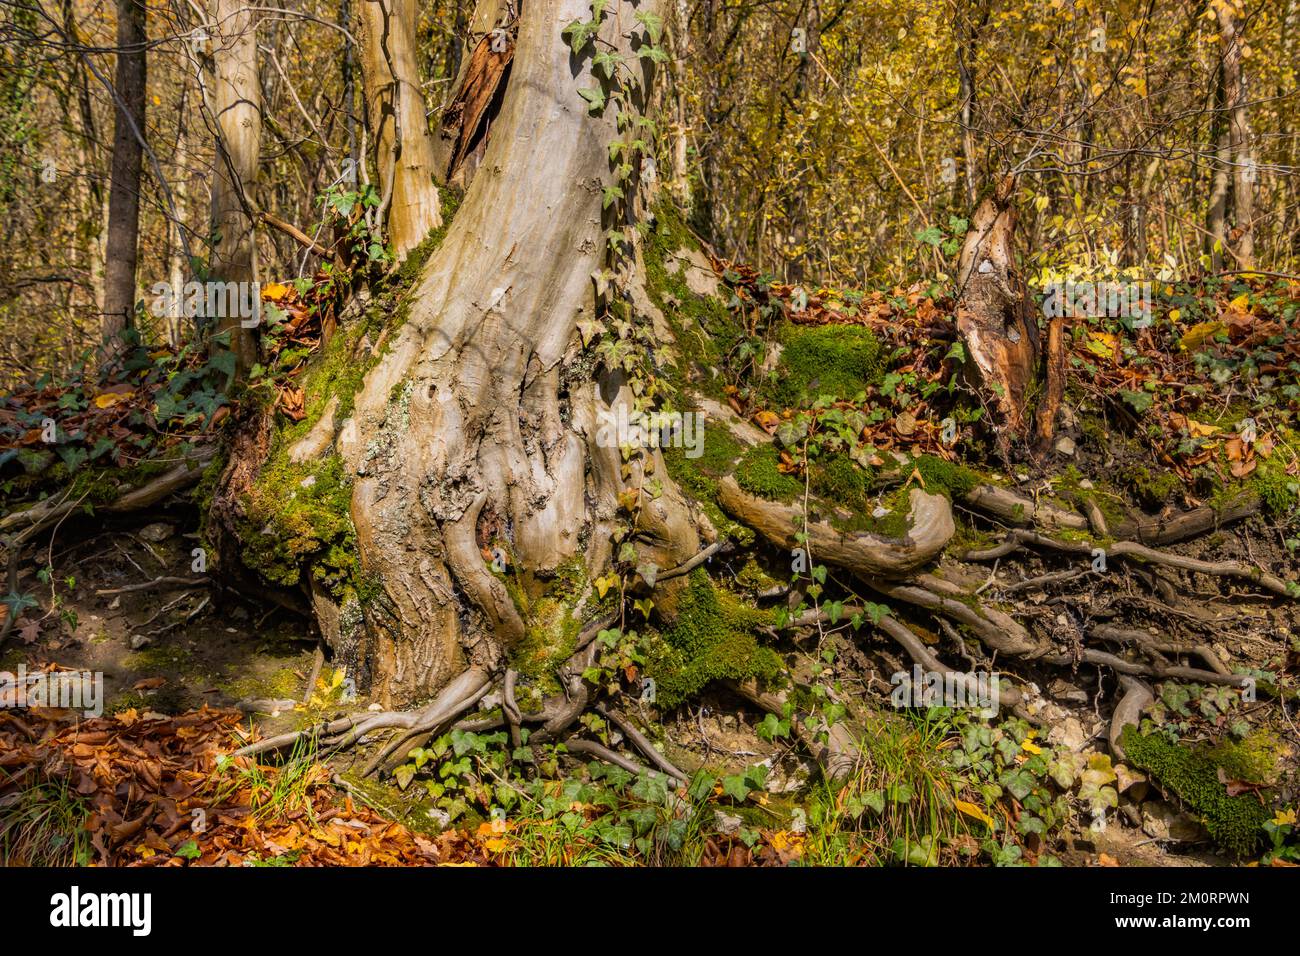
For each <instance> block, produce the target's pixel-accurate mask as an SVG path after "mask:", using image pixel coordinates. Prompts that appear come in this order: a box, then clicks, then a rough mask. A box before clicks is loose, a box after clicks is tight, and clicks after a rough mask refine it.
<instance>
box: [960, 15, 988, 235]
mask: <svg viewBox="0 0 1300 956" xmlns="http://www.w3.org/2000/svg"><path fill="white" fill-rule="evenodd" d="M974 14H975V11H974V10H967V11H966V16H965V18H964V19H963V20H959V21H958V23H957V30H958V38H957V83H958V90H957V99H958V102H959V103H960V104H961V108H960V113H959V116H958V118H957V119H958V123H959V124H960V125H961V153H962V167H963V176H964V177H965V183H966V205H967V206H968V207H969V208H971V209H974V208H975V199H976V183H977V182H978V179H977V170H976V168H975V167H976V158H975V129H974V122H975V55H976V44H977V43H978V42H979V28H978V27H977V26H976V24H975V20H974ZM986 16H987V14H986Z"/></svg>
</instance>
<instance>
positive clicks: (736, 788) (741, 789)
mask: <svg viewBox="0 0 1300 956" xmlns="http://www.w3.org/2000/svg"><path fill="white" fill-rule="evenodd" d="M749 791H750V786H749V784H748V783H747V782H746V781H745V778H744V776H742V775H741V774H734V775H732V776H729V777H723V778H722V792H723V793H725V794H726V795H727V796H729V797H731V799H733V800H735V801H736V802H737V803H741V802H743V801H744V799H745V798H746V797H747V796H749Z"/></svg>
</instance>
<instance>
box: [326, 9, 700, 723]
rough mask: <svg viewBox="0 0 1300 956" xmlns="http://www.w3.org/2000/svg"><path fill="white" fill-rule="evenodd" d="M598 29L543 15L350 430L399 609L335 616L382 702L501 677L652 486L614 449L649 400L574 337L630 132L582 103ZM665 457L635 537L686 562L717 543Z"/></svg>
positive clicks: (651, 551)
mask: <svg viewBox="0 0 1300 956" xmlns="http://www.w3.org/2000/svg"><path fill="white" fill-rule="evenodd" d="M616 6H618V7H622V9H621V10H620V9H611V10H610V11H609V13H607V15H606V19H605V24H604V28H603V29H602V30H601V36H602V37H603V38H604V39H605V40H607V41H608V42H609V43H613V44H616V45H617V46H619V47H620V48H621V49H623V50H624V52H627V51H628V49H629V45H628V41H627V40H626V39H624V38H623V37H621V36H620V35H619V32H618V30H617V29H616V25H617V24H620V23H621V24H622V30H623V31H624V32H626V31H627V28H628V25H629V24H631V23H633V22H634V21H633V16H632V14H633V12H634V11H633V8H632V7H631V6H629V5H628V4H619V5H616ZM653 6H654V4H653V3H645V2H642V3H640V4H638V5H637V6H636V8H635V10H636V11H638V12H640V11H646V10H652V9H653ZM589 16H590V14H589V9H588V2H587V0H536V2H533V3H530V4H528V5H527V6H526V7H525V8H524V9H523V13H522V19H521V22H520V26H519V33H518V38H517V45H516V47H515V56H514V65H513V68H512V73H511V76H510V79H509V82H508V85H507V88H506V90H505V94H504V98H503V100H502V106H501V110H500V113H499V114H498V115H497V117H496V119H495V122H494V123H493V125H492V133H491V138H490V140H489V142H488V144H487V149H486V156H485V161H484V167H483V168H485V169H490V170H491V171H492V174H491V175H484V176H476V177H474V179H473V181H472V183H471V185H470V188H469V190H468V192H467V194H466V196H465V199H464V202H463V203H462V205H461V208H460V210H459V212H458V213H457V215H456V218H455V220H454V221H453V222H452V224H451V226H450V227H449V228H448V231H447V235H446V237H445V238H444V239H443V241H442V243H441V245H440V246H439V248H438V249H437V250H436V252H434V254H433V255H432V256H431V257H430V259H429V260H428V262H427V263H426V264H425V266H424V269H423V273H422V275H421V278H420V280H419V281H418V282H417V284H416V287H415V289H414V290H413V292H412V294H411V297H412V301H411V306H410V314H409V318H408V319H407V321H406V322H405V324H404V325H402V327H401V328H400V330H398V331H396V332H395V333H394V336H393V340H392V345H391V347H390V348H389V350H388V351H387V353H386V354H385V355H384V357H383V358H382V359H381V360H380V361H379V364H378V365H376V366H375V367H374V368H373V369H372V370H371V372H370V373H369V374H368V375H367V376H366V378H365V381H364V384H363V386H362V388H361V389H360V391H359V392H358V393H357V395H356V399H355V410H354V412H353V413H352V415H351V417H350V418H349V419H347V420H346V421H344V422H342V423H341V424H340V426H339V429H338V433H337V439H336V447H337V451H338V453H339V454H340V455H341V456H342V459H343V461H344V464H345V466H346V468H347V471H348V472H349V473H350V474H353V475H356V476H357V477H356V480H355V484H354V485H353V490H352V519H353V523H354V525H355V527H356V535H357V541H358V547H359V552H360V556H361V561H362V564H363V566H364V569H365V572H366V574H367V575H368V576H369V578H370V579H371V580H374V581H376V582H378V585H379V589H380V590H381V591H382V594H381V595H380V596H379V597H378V598H376V599H373V600H369V601H367V602H366V603H365V605H364V606H361V607H359V608H350V607H344V608H341V609H340V608H337V607H334V606H333V605H332V604H331V603H330V601H329V600H328V599H327V598H326V597H325V596H323V595H321V594H317V595H316V596H315V602H316V606H317V611H318V616H319V618H320V620H321V623H322V629H323V631H324V633H325V637H326V640H327V641H328V642H330V643H331V644H332V645H333V647H334V650H335V654H336V658H341V659H342V660H344V661H355V662H356V663H357V664H358V666H359V671H360V677H361V681H362V682H363V683H365V684H367V685H368V686H369V691H370V694H371V696H372V697H374V698H375V699H377V700H380V701H382V702H386V703H391V702H405V701H409V700H411V699H413V698H416V697H419V696H421V695H424V694H427V693H430V692H432V691H435V690H437V689H438V688H439V687H442V686H444V685H446V684H447V683H448V682H449V681H450V680H452V679H453V678H454V677H456V675H457V674H458V673H460V672H461V671H463V670H464V669H465V668H466V667H468V666H471V665H472V666H476V667H480V668H487V669H492V668H495V667H497V666H499V665H500V663H501V662H502V660H503V658H504V656H505V655H506V654H507V653H508V651H509V649H510V648H511V646H512V645H514V644H517V643H518V642H519V641H520V640H522V639H523V638H524V636H525V632H526V631H527V630H528V629H529V628H530V627H533V626H534V622H533V621H531V620H530V619H529V617H528V612H527V610H526V605H527V602H528V601H531V600H533V599H535V598H536V597H538V596H539V595H541V594H542V593H543V592H545V591H546V590H547V587H548V585H549V584H551V583H552V582H553V580H554V579H555V578H556V576H557V573H558V572H560V571H561V569H562V567H563V566H566V565H568V566H572V565H573V564H574V563H578V564H580V565H581V566H582V567H583V568H584V569H585V572H586V577H587V579H588V580H589V579H590V578H592V577H594V576H596V575H598V574H600V573H601V572H602V571H603V570H604V569H606V568H608V567H609V566H610V564H611V562H612V551H613V534H614V532H615V530H616V528H617V527H618V526H619V522H620V518H619V514H618V512H619V504H618V500H617V499H618V495H619V493H620V492H622V491H623V490H624V488H625V485H626V486H629V487H631V488H634V489H635V488H639V487H640V479H641V476H642V465H641V464H640V463H639V461H640V460H639V459H637V458H634V459H633V460H632V461H631V462H630V463H629V464H630V467H629V468H628V469H627V472H626V474H625V473H624V470H623V469H624V463H623V461H622V457H621V454H620V450H619V449H618V448H617V447H603V446H605V445H608V444H609V442H598V441H597V436H598V433H599V431H600V429H599V427H598V424H597V418H598V412H599V411H600V410H602V409H605V408H617V407H618V406H619V405H630V403H631V390H630V389H629V388H628V387H627V386H626V385H625V384H624V382H623V381H622V379H620V378H618V377H616V376H613V375H603V376H598V375H597V373H596V372H595V371H593V370H592V366H593V363H592V355H591V353H590V352H587V351H585V350H584V349H583V347H582V345H581V342H580V339H579V337H578V335H577V331H576V330H577V326H578V322H579V320H585V321H590V320H591V319H592V318H593V315H594V310H595V295H594V289H593V283H592V274H593V272H595V271H597V270H598V269H600V268H601V267H602V265H603V263H604V259H605V242H604V239H603V236H602V188H601V182H602V179H605V178H608V176H609V152H608V144H609V143H610V142H611V141H612V140H614V139H615V138H616V137H617V135H618V134H617V132H616V130H615V127H614V123H613V119H612V115H611V116H610V117H605V116H593V115H591V114H590V113H589V112H588V110H587V104H586V103H585V102H584V101H583V99H582V98H581V97H580V96H579V93H578V90H579V88H589V87H592V86H595V85H596V82H597V81H596V80H595V79H594V78H593V77H592V75H591V66H590V56H589V55H584V56H581V57H575V56H574V55H572V54H571V52H570V50H569V47H568V46H567V44H566V42H565V40H564V39H563V38H562V36H561V31H562V30H563V28H564V27H565V25H566V24H568V23H570V22H571V21H573V20H585V19H587V18H588V17H589ZM575 74H576V75H575ZM609 112H610V113H611V114H612V111H609ZM646 460H647V461H652V462H653V463H654V469H653V473H654V476H655V477H656V478H658V479H660V480H661V481H663V482H664V484H665V485H666V487H665V489H664V492H663V494H662V495H661V496H660V497H658V498H655V499H654V500H649V499H648V497H646V498H643V499H642V507H641V509H640V512H639V517H638V519H637V526H636V531H637V534H636V543H637V545H638V547H639V548H640V550H641V553H642V555H643V560H647V561H655V562H656V563H657V564H658V565H659V566H660V567H668V566H671V565H673V564H676V563H677V562H679V561H680V560H681V559H682V558H683V557H685V556H689V555H691V554H694V553H695V551H696V550H697V549H698V544H699V542H698V537H697V533H696V527H695V524H694V522H693V520H692V518H691V515H690V512H689V511H688V509H687V507H686V504H685V502H684V500H683V499H682V497H681V496H680V494H679V492H678V491H677V490H676V488H675V487H673V486H672V485H671V483H670V482H668V481H667V479H666V471H665V469H664V466H663V463H662V460H661V459H660V456H659V453H658V451H657V450H655V451H647V452H646ZM648 471H649V466H648V465H647V466H646V472H647V473H648ZM492 549H496V550H498V551H500V552H504V553H505V554H506V555H508V565H509V566H508V569H507V570H506V572H505V573H504V574H502V573H500V572H499V570H498V573H496V574H494V573H493V568H492V566H491V565H490V564H489V561H490V560H491V559H488V560H485V557H484V555H485V553H488V554H491V553H493V552H492ZM506 580H509V581H511V582H512V589H511V590H507V587H506V585H505V581H506ZM682 580H684V578H683V579H682ZM595 600H596V598H595V594H594V593H591V594H590V597H587V596H583V597H582V598H581V599H579V601H578V602H577V603H576V604H574V605H572V606H570V607H567V608H566V610H565V613H566V614H573V615H576V613H578V611H579V610H580V608H581V607H583V606H584V605H587V604H594V603H595ZM358 610H359V611H360V613H359V614H358V613H357V611H358Z"/></svg>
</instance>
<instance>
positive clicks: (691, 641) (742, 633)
mask: <svg viewBox="0 0 1300 956" xmlns="http://www.w3.org/2000/svg"><path fill="white" fill-rule="evenodd" d="M771 623H772V622H771V615H769V614H768V613H767V612H765V611H761V610H758V609H757V608H754V607H750V606H748V605H746V604H745V603H744V602H742V601H741V600H739V599H738V598H736V597H735V596H733V595H731V594H730V593H728V592H726V591H723V590H719V589H716V588H714V586H713V585H712V584H711V583H710V581H709V577H708V575H707V574H706V573H705V572H704V571H703V569H698V570H696V571H695V572H693V573H692V574H691V580H690V584H689V585H688V587H687V588H686V590H685V591H684V592H683V594H682V596H681V599H680V601H679V603H678V607H677V619H676V620H675V621H674V622H673V624H672V626H671V627H670V628H668V629H667V630H666V631H664V632H662V633H661V634H660V635H658V637H657V638H652V640H651V642H650V646H649V648H648V654H647V663H646V673H647V674H649V676H651V677H653V678H654V680H655V682H656V688H657V689H656V695H657V698H658V703H659V705H660V706H662V707H665V708H671V707H676V706H677V705H678V704H680V703H682V702H683V701H684V700H687V699H688V698H690V697H691V696H693V695H694V694H696V693H698V692H699V691H700V690H702V689H703V688H704V687H705V686H706V685H708V684H709V683H710V682H712V681H715V680H721V679H731V680H745V679H747V678H751V677H757V678H760V679H765V680H767V679H771V678H773V677H775V676H776V675H777V674H779V673H780V672H781V670H782V665H781V660H780V658H779V657H777V655H776V653H775V652H774V651H773V650H772V649H771V648H768V647H763V646H761V645H760V644H759V643H758V641H757V639H756V638H755V636H754V629H755V628H757V627H759V626H765V625H770V624H771Z"/></svg>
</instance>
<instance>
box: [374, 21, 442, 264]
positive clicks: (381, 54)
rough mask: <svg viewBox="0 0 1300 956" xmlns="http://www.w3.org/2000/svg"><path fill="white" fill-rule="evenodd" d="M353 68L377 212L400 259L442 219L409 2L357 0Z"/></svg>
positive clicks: (413, 23) (440, 222) (431, 141)
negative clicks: (357, 64) (374, 174)
mask: <svg viewBox="0 0 1300 956" xmlns="http://www.w3.org/2000/svg"><path fill="white" fill-rule="evenodd" d="M361 21H362V24H363V32H364V39H363V40H362V50H361V71H362V76H363V79H364V83H365V95H366V115H367V123H368V125H369V127H370V133H371V135H372V136H373V137H374V142H375V158H376V165H377V166H378V171H379V192H380V211H381V212H386V214H387V224H388V235H389V239H390V241H391V242H392V245H393V251H394V254H395V255H396V256H397V257H398V258H399V259H400V258H402V257H403V256H404V255H405V254H406V253H407V252H409V251H410V250H411V249H412V248H414V247H415V246H416V245H418V244H419V242H420V240H422V239H423V238H424V237H425V236H426V235H427V234H428V232H429V230H430V229H433V228H435V227H437V226H439V225H441V224H442V211H441V203H440V201H439V198H438V188H437V184H436V183H435V160H434V152H433V140H432V137H431V136H430V135H429V125H428V121H427V120H426V118H425V103H424V96H423V94H422V93H421V91H420V75H419V69H418V62H419V61H418V59H417V56H416V49H415V22H416V7H415V0H361Z"/></svg>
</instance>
